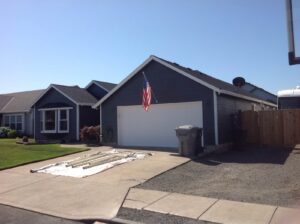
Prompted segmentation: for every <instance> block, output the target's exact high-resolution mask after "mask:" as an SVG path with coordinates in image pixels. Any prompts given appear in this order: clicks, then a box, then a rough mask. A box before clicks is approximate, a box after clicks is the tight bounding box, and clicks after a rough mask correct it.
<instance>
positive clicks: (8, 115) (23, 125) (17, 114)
mask: <svg viewBox="0 0 300 224" xmlns="http://www.w3.org/2000/svg"><path fill="white" fill-rule="evenodd" d="M12 116H14V117H15V122H14V124H15V128H14V130H16V131H20V132H24V131H25V114H23V113H10V114H8V113H7V114H3V118H2V119H3V126H5V117H9V127H10V125H11V123H12V122H11V117H12ZM17 116H21V117H22V118H21V119H22V129H21V130H17V124H18V123H20V122H17Z"/></svg>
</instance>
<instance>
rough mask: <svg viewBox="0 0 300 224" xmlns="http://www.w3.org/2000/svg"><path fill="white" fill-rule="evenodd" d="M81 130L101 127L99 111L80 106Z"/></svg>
mask: <svg viewBox="0 0 300 224" xmlns="http://www.w3.org/2000/svg"><path fill="white" fill-rule="evenodd" d="M79 114H80V125H79V126H80V129H81V128H83V127H84V126H97V125H99V122H100V119H99V110H96V109H93V108H92V107H91V106H80V113H79Z"/></svg>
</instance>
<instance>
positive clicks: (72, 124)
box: [32, 81, 114, 142]
mask: <svg viewBox="0 0 300 224" xmlns="http://www.w3.org/2000/svg"><path fill="white" fill-rule="evenodd" d="M100 83H101V84H102V85H100ZM105 84H107V83H104V82H99V81H92V82H91V83H90V84H89V85H88V86H87V87H86V88H80V87H79V86H63V85H56V84H52V85H50V86H49V87H48V88H47V90H46V91H45V92H44V93H43V94H42V95H41V96H40V97H39V98H38V99H37V100H36V101H35V102H34V104H33V106H32V108H33V111H34V138H35V139H36V141H39V142H44V141H65V142H72V141H79V140H80V129H81V128H83V127H84V126H94V125H99V110H96V109H93V108H92V106H93V105H94V104H95V103H96V102H97V100H99V99H101V98H102V97H103V96H104V95H105V94H107V93H108V92H109V91H110V89H111V88H113V87H114V84H111V85H110V88H108V87H106V88H104V87H102V86H105Z"/></svg>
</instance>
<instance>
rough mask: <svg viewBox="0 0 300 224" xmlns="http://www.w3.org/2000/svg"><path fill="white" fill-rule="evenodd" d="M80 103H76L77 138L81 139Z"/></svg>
mask: <svg viewBox="0 0 300 224" xmlns="http://www.w3.org/2000/svg"><path fill="white" fill-rule="evenodd" d="M79 109H80V108H79V105H76V140H77V141H79V139H80V138H79V131H80V130H79V128H80V125H79V116H80V111H79Z"/></svg>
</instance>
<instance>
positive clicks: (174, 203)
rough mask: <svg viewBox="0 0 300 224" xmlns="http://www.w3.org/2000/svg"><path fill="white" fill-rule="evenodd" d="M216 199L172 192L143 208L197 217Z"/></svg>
mask: <svg viewBox="0 0 300 224" xmlns="http://www.w3.org/2000/svg"><path fill="white" fill-rule="evenodd" d="M216 201H217V199H213V198H205V197H199V196H192V195H184V194H177V193H173V194H169V195H168V196H166V197H164V198H162V199H161V200H158V201H157V202H155V203H153V204H151V205H150V206H148V207H145V208H144V209H145V210H149V211H153V212H160V213H166V214H171V215H177V216H183V217H187V218H192V219H197V218H198V217H199V216H200V215H201V214H202V213H204V212H205V211H206V210H207V209H208V208H209V207H210V206H211V205H212V204H214V203H215V202H216Z"/></svg>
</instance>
